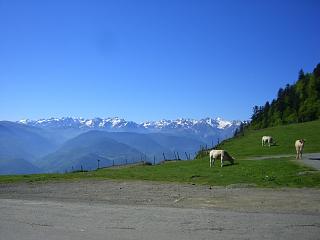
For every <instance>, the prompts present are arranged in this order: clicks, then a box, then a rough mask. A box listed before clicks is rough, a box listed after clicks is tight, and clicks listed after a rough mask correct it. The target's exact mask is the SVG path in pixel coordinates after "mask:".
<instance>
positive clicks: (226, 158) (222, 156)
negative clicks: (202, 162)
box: [209, 150, 234, 167]
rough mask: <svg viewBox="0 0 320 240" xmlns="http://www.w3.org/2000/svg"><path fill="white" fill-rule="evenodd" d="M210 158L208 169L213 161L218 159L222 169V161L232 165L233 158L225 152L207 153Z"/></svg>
mask: <svg viewBox="0 0 320 240" xmlns="http://www.w3.org/2000/svg"><path fill="white" fill-rule="evenodd" d="M209 156H210V167H213V165H214V161H215V160H216V159H217V158H218V157H220V160H221V167H223V161H229V162H230V163H231V164H234V158H233V157H231V156H230V155H229V153H227V151H225V150H211V151H210V153H209Z"/></svg>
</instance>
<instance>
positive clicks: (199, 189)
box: [0, 180, 320, 214]
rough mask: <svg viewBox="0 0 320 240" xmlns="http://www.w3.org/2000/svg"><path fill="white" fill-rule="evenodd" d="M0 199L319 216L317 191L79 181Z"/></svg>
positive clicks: (26, 186) (20, 189)
mask: <svg viewBox="0 0 320 240" xmlns="http://www.w3.org/2000/svg"><path fill="white" fill-rule="evenodd" d="M0 199H23V200H50V201H51V200H54V201H56V200H57V201H65V202H77V203H81V202H86V203H108V204H117V205H119V204H120V205H131V206H135V205H136V206H138V205H143V206H160V207H177V208H207V209H230V210H234V211H240V212H279V213H306V214H320V189H310V188H302V189H292V188H282V189H261V188H254V186H237V185H230V186H227V187H210V186H202V185H192V184H175V183H159V182H147V181H114V180H103V181H98V180H81V181H74V182H49V183H13V184H0Z"/></svg>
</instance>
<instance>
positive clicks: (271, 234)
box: [0, 180, 320, 240]
mask: <svg viewBox="0 0 320 240" xmlns="http://www.w3.org/2000/svg"><path fill="white" fill-rule="evenodd" d="M319 236H320V190H319V189H258V188H248V187H246V186H242V185H232V186H229V187H227V188H225V187H209V186H198V185H192V184H171V183H170V184H168V183H155V182H145V181H113V180H104V181H92V180H90V181H88V180H82V181H79V182H50V183H34V184H27V183H15V184H0V240H11V239H15V240H16V239H26V240H28V239H30V240H31V239H32V240H37V239H48V240H51V239H52V240H53V239H77V240H79V239H151V238H153V239H178V240H179V239H319Z"/></svg>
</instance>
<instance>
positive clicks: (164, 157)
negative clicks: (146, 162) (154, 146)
mask: <svg viewBox="0 0 320 240" xmlns="http://www.w3.org/2000/svg"><path fill="white" fill-rule="evenodd" d="M162 154H163V160H165V161H166V155H164V153H162Z"/></svg>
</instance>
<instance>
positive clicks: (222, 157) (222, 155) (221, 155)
mask: <svg viewBox="0 0 320 240" xmlns="http://www.w3.org/2000/svg"><path fill="white" fill-rule="evenodd" d="M223 157H224V155H223V154H221V167H223Z"/></svg>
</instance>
